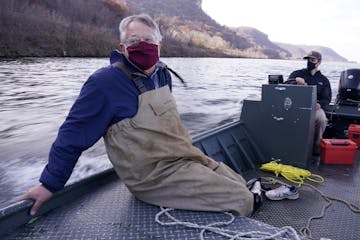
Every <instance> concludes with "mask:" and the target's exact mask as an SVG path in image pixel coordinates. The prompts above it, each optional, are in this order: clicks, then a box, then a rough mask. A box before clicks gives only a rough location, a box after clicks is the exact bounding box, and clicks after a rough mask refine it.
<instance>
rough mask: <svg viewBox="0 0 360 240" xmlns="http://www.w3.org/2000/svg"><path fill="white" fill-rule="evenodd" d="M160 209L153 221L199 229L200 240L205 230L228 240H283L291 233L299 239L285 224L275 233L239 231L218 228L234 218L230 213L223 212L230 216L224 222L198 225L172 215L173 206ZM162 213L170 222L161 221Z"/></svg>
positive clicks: (164, 224)
mask: <svg viewBox="0 0 360 240" xmlns="http://www.w3.org/2000/svg"><path fill="white" fill-rule="evenodd" d="M160 209H161V211H160V212H158V213H157V214H156V216H155V221H156V222H157V223H158V224H160V225H162V226H175V225H180V226H184V227H188V228H194V229H201V232H200V240H204V233H205V232H206V231H210V232H213V233H215V234H218V235H221V236H223V237H226V238H228V239H230V240H245V239H246V240H266V239H279V240H283V239H284V240H285V239H289V236H291V235H293V236H294V238H292V239H296V240H300V237H299V235H298V234H297V232H296V231H295V229H294V228H292V227H290V226H285V227H282V228H279V231H277V232H276V233H269V232H261V231H249V232H241V231H234V230H229V229H224V228H220V226H228V225H230V224H231V223H233V221H234V220H235V217H234V215H233V214H231V213H227V212H224V214H226V215H228V216H229V217H230V220H228V221H224V222H214V223H210V224H207V225H200V224H197V223H192V222H184V221H181V220H179V219H177V218H175V217H174V216H172V215H171V214H170V213H169V212H170V211H173V210H174V209H173V208H164V207H160ZM162 215H166V216H167V217H168V218H169V219H170V220H172V221H170V222H165V221H161V220H160V217H161V216H162Z"/></svg>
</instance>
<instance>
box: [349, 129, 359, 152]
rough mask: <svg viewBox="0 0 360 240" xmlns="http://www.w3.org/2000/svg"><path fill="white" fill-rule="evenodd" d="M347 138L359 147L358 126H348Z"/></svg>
mask: <svg viewBox="0 0 360 240" xmlns="http://www.w3.org/2000/svg"><path fill="white" fill-rule="evenodd" d="M348 138H349V139H350V140H352V141H354V142H355V143H356V144H357V146H358V147H359V146H360V125H357V124H350V125H349V128H348Z"/></svg>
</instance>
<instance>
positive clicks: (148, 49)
mask: <svg viewBox="0 0 360 240" xmlns="http://www.w3.org/2000/svg"><path fill="white" fill-rule="evenodd" d="M127 51H128V53H129V60H130V61H131V62H132V63H133V64H135V65H136V66H137V67H138V68H140V69H141V70H147V69H149V68H151V67H152V66H154V65H155V64H156V63H157V62H158V61H159V49H158V45H156V44H152V43H147V42H144V41H142V42H140V43H138V44H134V45H131V46H129V47H128V48H127Z"/></svg>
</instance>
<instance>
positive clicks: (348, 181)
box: [0, 84, 360, 240]
mask: <svg viewBox="0 0 360 240" xmlns="http://www.w3.org/2000/svg"><path fill="white" fill-rule="evenodd" d="M315 104H316V88H315V87H313V86H295V85H283V84H265V85H263V86H262V95H261V99H260V100H244V102H243V107H242V111H241V116H240V120H239V121H236V122H233V123H229V124H226V125H224V126H220V127H218V128H215V129H212V130H209V131H207V132H204V133H201V134H199V135H197V136H194V137H193V144H194V145H195V146H196V147H198V148H199V149H200V150H201V151H203V152H204V153H205V154H206V155H208V156H210V157H211V158H213V159H215V160H216V161H220V162H224V163H226V164H227V165H229V166H230V167H231V168H233V169H234V170H235V171H237V172H238V173H239V174H241V175H242V176H244V178H245V179H246V180H250V179H252V178H261V179H262V180H263V181H264V184H265V185H266V184H267V186H268V187H270V188H275V187H277V186H278V185H279V182H282V183H286V184H290V185H296V186H299V194H300V195H299V198H298V199H296V200H288V199H287V200H282V201H272V200H268V199H266V198H265V197H264V198H263V204H262V206H261V207H260V208H259V209H258V210H257V211H255V212H254V213H253V214H252V215H251V216H248V217H243V216H237V215H232V214H228V213H216V212H197V211H186V210H176V209H166V208H160V207H158V206H154V205H150V204H147V203H144V202H141V201H139V200H137V199H136V198H135V197H134V196H133V195H132V194H131V193H130V192H129V191H128V189H127V188H126V186H125V185H124V184H123V183H122V182H121V181H120V180H119V179H118V177H117V176H116V174H115V172H114V170H113V169H109V170H107V171H104V172H102V173H99V174H96V175H94V176H91V177H89V178H86V179H83V180H81V181H80V182H77V183H74V184H72V185H69V186H67V187H65V188H64V189H63V190H61V191H60V192H58V193H56V194H55V195H54V197H53V198H52V199H51V200H50V201H49V202H47V203H46V204H44V206H43V207H42V208H41V209H40V212H39V213H38V215H37V216H35V217H31V216H30V215H29V209H30V207H31V206H32V204H33V202H32V201H30V200H28V201H23V202H20V203H16V204H14V205H11V206H9V207H7V208H5V209H1V210H0V236H1V238H2V239H322V240H325V239H360V228H359V225H360V215H359V213H360V208H359V206H360V197H359V196H360V163H359V158H360V155H359V152H358V151H357V150H356V149H355V150H353V153H354V155H355V157H354V158H353V159H351V160H352V161H351V164H349V163H347V164H342V163H341V161H342V156H341V157H339V159H336V161H338V162H337V163H336V164H327V163H325V162H324V160H323V158H324V156H325V155H323V149H322V152H321V155H320V157H313V156H312V148H311V146H312V144H311V143H312V141H313V135H314V131H313V129H314V121H315V120H314V119H315ZM344 107H345V110H344V109H342V108H341V104H340V105H337V106H331V108H330V110H328V111H327V115H328V117H329V118H331V119H338V120H337V121H340V120H339V119H341V118H346V119H347V121H348V122H347V125H348V124H349V122H351V123H354V124H356V122H357V121H358V119H357V118H358V116H359V114H358V113H357V111H358V108H357V107H356V108H355V110H351V109H350V107H349V106H344ZM349 109H350V110H349ZM352 109H354V108H352ZM331 114H332V115H333V116H332V115H331ZM330 115H331V116H330ZM354 116H355V117H354ZM349 119H351V120H349ZM330 123H331V122H330ZM344 129H345V126H343V127H342V129H340V130H339V129H337V131H338V132H339V131H344ZM332 131H335V130H334V129H332ZM327 134H331V132H330V133H327ZM340 135H341V134H340ZM342 137H344V136H342ZM329 138H330V135H329ZM344 138H345V137H344ZM342 149H343V148H342ZM271 161H274V162H276V163H281V164H285V165H291V166H294V167H297V168H301V169H307V170H308V171H310V172H311V173H312V174H318V175H320V176H321V177H322V178H323V179H324V181H323V182H314V181H311V179H309V178H306V177H304V178H303V179H302V180H301V181H302V182H301V184H299V182H296V183H295V182H292V181H289V180H288V179H285V178H284V177H283V176H282V175H281V173H280V174H278V175H276V174H275V173H274V172H269V171H263V170H260V167H261V166H262V164H265V163H268V162H271Z"/></svg>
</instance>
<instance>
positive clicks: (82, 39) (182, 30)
mask: <svg viewBox="0 0 360 240" xmlns="http://www.w3.org/2000/svg"><path fill="white" fill-rule="evenodd" d="M0 3H1V8H0V24H1V28H0V37H1V38H0V57H22V56H91V57H103V56H108V54H109V52H110V51H111V50H112V49H115V48H117V46H118V42H119V40H118V39H119V34H118V24H119V22H120V21H121V19H122V18H123V17H125V16H127V15H130V14H133V13H142V12H144V13H148V14H150V15H152V16H153V17H154V19H155V20H156V21H157V22H158V23H159V26H160V29H161V32H162V34H163V36H164V39H163V48H162V55H163V56H177V57H209V56H211V57H248V58H274V59H296V58H299V57H301V56H303V55H304V54H303V53H304V52H307V50H308V49H307V47H311V46H292V45H288V44H280V43H273V42H271V41H270V40H269V39H268V36H267V35H266V34H265V33H262V32H260V31H258V30H256V29H254V28H246V27H239V28H235V29H230V28H228V27H226V26H222V25H220V24H218V23H217V22H216V21H214V20H213V19H211V18H210V17H209V16H208V15H206V14H205V13H204V12H203V11H202V9H201V0H182V1H178V0H166V1H163V0H146V1H144V0H0ZM239 25H240V26H241V23H239ZM319 48H321V49H320V51H321V52H324V54H325V55H324V57H325V58H327V59H333V60H340V61H343V60H345V59H344V58H342V57H341V56H339V55H338V54H336V53H335V52H334V51H333V50H331V49H329V48H324V49H322V47H319ZM322 50H324V51H322ZM325 50H326V51H325ZM300 53H301V54H300Z"/></svg>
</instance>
